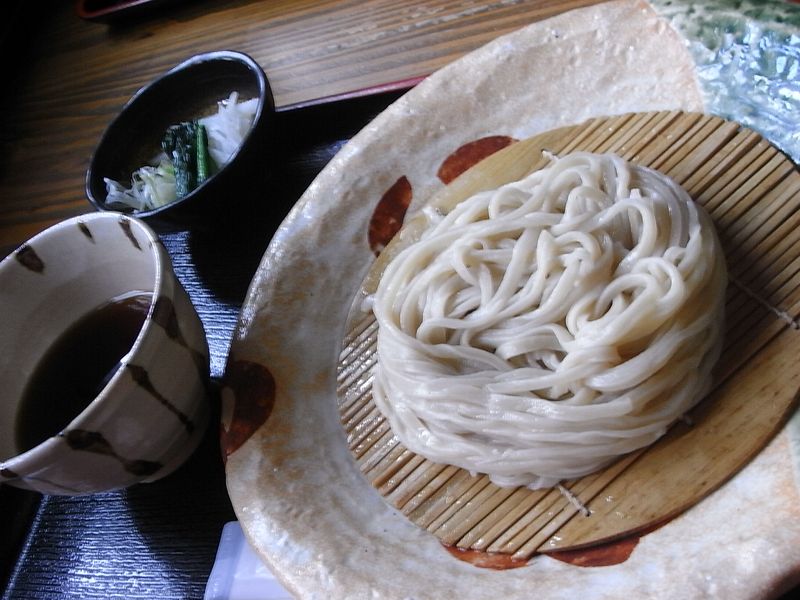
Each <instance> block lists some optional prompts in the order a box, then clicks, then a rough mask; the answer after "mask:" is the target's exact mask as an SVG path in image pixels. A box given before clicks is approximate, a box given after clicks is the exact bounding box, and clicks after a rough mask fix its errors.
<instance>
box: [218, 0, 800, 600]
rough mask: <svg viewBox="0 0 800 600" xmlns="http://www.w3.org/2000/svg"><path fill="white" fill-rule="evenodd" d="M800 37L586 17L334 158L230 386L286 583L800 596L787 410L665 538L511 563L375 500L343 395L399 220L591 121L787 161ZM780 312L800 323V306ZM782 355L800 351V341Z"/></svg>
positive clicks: (266, 555) (449, 84)
mask: <svg viewBox="0 0 800 600" xmlns="http://www.w3.org/2000/svg"><path fill="white" fill-rule="evenodd" d="M700 6H702V9H701V8H699V7H700ZM799 30H800V7H798V6H796V5H794V4H791V3H786V2H777V1H776V2H759V3H757V4H755V3H754V4H753V5H752V6H751V5H748V4H747V3H742V2H730V1H726V0H716V1H713V2H703V3H697V4H696V5H693V4H691V3H688V2H677V1H667V0H657V1H654V2H653V3H652V4H651V3H647V2H644V1H639V0H617V1H613V2H608V3H604V4H601V5H597V6H593V7H590V8H584V9H579V10H576V11H572V12H569V13H565V14H563V15H560V16H558V17H555V18H553V19H549V20H547V21H542V22H538V23H534V24H532V25H530V26H529V27H527V28H525V29H523V30H520V31H518V32H515V33H512V34H510V35H507V36H504V37H502V38H499V39H497V40H496V41H494V42H492V43H491V44H489V45H487V46H485V47H483V48H481V49H479V50H476V51H475V52H473V53H471V54H469V55H467V56H465V57H464V58H462V59H461V60H459V61H457V62H455V63H453V64H451V65H449V66H448V67H446V68H444V69H442V70H441V71H439V72H437V73H435V74H434V75H432V76H431V77H429V78H427V79H426V80H425V81H423V82H422V83H420V84H419V85H418V86H417V87H416V88H414V89H413V90H411V91H410V92H409V93H407V94H406V95H405V96H403V97H402V98H401V99H400V100H398V101H397V102H396V103H394V104H393V105H392V106H390V107H389V108H387V109H386V111H384V113H383V114H381V115H380V116H379V117H378V118H377V119H375V121H373V123H371V124H370V125H369V126H367V127H366V128H365V129H364V130H363V131H362V132H360V133H359V134H358V135H357V136H355V137H354V138H353V139H352V140H351V141H350V142H349V143H348V144H346V145H345V146H344V147H343V148H342V150H341V151H340V152H339V154H337V156H336V157H335V158H334V159H333V160H332V161H331V163H330V164H329V165H328V166H327V167H326V168H325V169H324V170H323V171H322V173H320V175H319V176H318V178H317V179H316V180H315V181H314V183H313V184H312V185H311V186H310V187H309V189H308V190H307V191H306V192H305V194H304V195H303V196H302V198H301V199H300V200H299V202H298V203H297V205H296V206H295V208H294V209H293V210H292V212H291V213H290V214H289V216H288V217H287V219H286V220H285V221H284V223H283V224H282V226H281V227H280V228H279V230H278V231H277V232H276V234H275V237H274V238H273V240H272V242H271V244H270V246H269V248H268V250H267V252H266V254H265V256H264V258H263V260H262V263H261V265H260V266H259V268H258V271H257V273H256V275H255V277H254V279H253V282H252V284H251V287H250V290H249V292H248V296H247V299H246V301H245V304H244V307H243V309H242V312H241V315H240V319H239V323H238V326H237V329H236V332H235V335H234V341H233V344H232V347H231V354H230V358H229V362H228V365H227V369H226V376H225V379H226V387H225V388H224V389H223V432H222V443H223V448H224V450H225V452H226V455H227V465H226V472H227V481H228V489H229V493H230V497H231V500H232V503H233V506H234V508H235V510H236V514H237V516H238V518H239V520H240V522H241V525H242V528H243V530H244V532H245V534H246V536H247V538H248V540H249V541H250V543H251V545H252V546H253V548H254V549H255V550H256V551H257V552H258V553H259V554H260V555H261V556H262V557H263V559H264V560H265V561H266V562H267V563H268V564H269V565H270V567H271V568H272V569H273V571H274V572H275V573H276V575H277V576H278V577H279V578H280V579H281V581H282V582H283V583H284V585H285V586H286V587H287V588H288V589H289V590H291V591H292V592H293V593H295V594H296V595H297V596H298V597H304V598H326V599H327V598H456V597H457V598H485V597H504V598H529V597H534V596H535V597H540V598H562V597H569V596H571V595H573V594H583V595H586V594H587V593H588V594H589V595H590V596H591V597H593V598H619V597H624V596H626V595H627V596H629V597H636V598H640V597H641V598H708V597H718V598H726V599H727V598H762V597H772V596H775V595H777V594H779V593H781V592H782V591H784V590H785V589H787V588H789V587H790V586H793V585H796V584H797V583H798V581H800V543H798V542H800V489H799V488H798V483H797V482H798V469H797V463H796V459H797V457H798V456H799V455H800V453H799V452H798V445H800V423H798V417H797V416H795V417H794V418H793V419H792V420H791V421H790V422H789V423H788V424H787V425H786V426H785V427H784V428H783V430H782V431H781V432H780V433H779V434H778V435H777V436H776V437H775V438H774V439H773V440H772V442H771V443H770V444H769V445H768V446H767V448H766V449H765V450H764V451H762V452H761V453H759V454H758V455H757V456H756V457H755V458H754V459H753V460H752V461H751V462H750V463H749V464H748V465H747V466H746V467H745V468H744V469H743V470H742V471H740V472H739V473H738V474H737V475H736V476H735V477H734V478H733V479H732V480H730V481H729V482H728V483H726V484H725V485H723V486H722V487H721V488H719V489H718V490H717V491H716V492H714V493H713V494H711V495H710V496H709V497H707V498H705V499H704V500H703V501H702V502H700V503H699V504H697V505H695V506H694V507H692V508H691V509H690V510H688V511H686V512H684V513H683V514H681V515H679V516H678V517H676V518H674V519H672V520H671V521H669V522H668V523H665V524H663V525H662V526H661V527H659V528H657V529H655V530H652V531H649V532H647V533H643V534H641V535H638V536H636V537H632V538H626V539H623V540H621V541H617V542H613V543H609V544H605V545H602V546H598V547H595V548H592V549H588V550H582V551H575V552H572V553H562V554H561V555H556V556H553V555H537V556H534V557H533V558H532V559H530V560H529V561H528V562H527V564H525V566H523V567H520V568H515V569H504V570H503V569H490V568H486V567H485V566H481V565H480V564H476V563H475V562H474V561H473V562H468V561H464V560H460V559H459V558H457V557H456V556H454V555H453V554H452V553H450V552H448V551H447V549H445V548H444V547H443V546H442V545H441V544H440V543H439V541H438V540H437V539H436V538H435V537H434V536H433V535H431V534H429V533H427V532H425V531H423V530H422V529H420V528H419V527H417V526H416V525H414V524H413V523H411V522H410V521H409V520H408V519H406V518H405V517H404V516H403V515H402V514H401V513H400V512H399V511H396V510H395V509H393V508H392V507H391V506H389V505H388V504H387V503H386V502H384V500H383V499H382V498H381V497H380V495H379V494H378V492H377V491H376V490H375V489H374V488H373V487H372V485H370V483H369V482H368V481H367V480H366V479H365V478H364V477H363V476H362V475H361V473H360V471H359V469H358V466H357V465H356V463H355V461H354V460H353V459H352V457H351V454H350V452H349V450H348V447H347V443H346V438H345V433H344V430H343V428H342V426H341V424H340V420H339V413H338V409H337V393H336V367H337V363H338V355H339V351H340V349H341V343H342V338H343V336H344V325H345V320H346V317H347V313H348V310H349V307H350V303H351V300H352V297H353V295H354V294H355V292H356V290H357V289H358V286H359V285H360V283H361V281H362V279H363V277H364V275H365V273H366V272H367V270H368V269H369V267H370V265H371V264H372V262H373V261H374V258H375V255H376V254H377V253H379V252H380V250H381V249H382V248H383V246H384V245H385V244H386V243H387V242H388V240H389V239H391V237H392V236H393V235H394V233H396V231H397V230H398V229H399V227H400V226H401V225H402V222H403V220H404V218H405V215H406V214H411V213H413V212H414V211H415V210H416V209H417V208H418V207H419V206H420V204H421V203H423V202H424V201H425V200H426V199H427V198H429V197H430V196H431V194H433V193H435V192H436V191H437V190H440V189H441V188H442V186H444V185H445V184H446V183H447V182H449V181H450V180H452V178H453V177H455V176H456V175H457V174H458V173H460V172H461V171H463V170H464V168H465V167H467V166H470V165H471V164H474V163H475V162H476V161H477V160H479V159H480V158H482V157H484V156H487V155H489V154H491V153H492V152H494V151H496V150H497V149H499V148H502V147H505V146H507V145H509V144H512V143H514V141H515V140H519V139H523V138H526V137H530V136H532V135H535V134H536V133H539V132H542V131H547V130H550V129H554V128H556V127H561V126H564V125H570V124H575V123H580V122H583V121H585V120H586V119H589V118H591V117H596V116H605V115H616V114H623V113H628V112H639V111H654V110H689V111H705V112H709V113H713V114H716V115H719V116H722V117H725V118H727V119H733V120H738V121H739V122H741V123H743V124H745V125H747V126H748V127H750V128H752V129H754V130H756V131H758V132H759V133H761V134H762V135H763V136H764V137H766V138H767V139H768V140H770V141H771V142H772V143H773V144H774V145H776V146H777V147H778V148H780V149H781V150H783V151H784V152H785V153H786V154H787V155H789V156H790V157H791V158H792V159H793V160H794V161H795V163H797V161H798V157H800V133H799V131H800V127H798V122H797V115H798V114H800V83H798V68H800V37H798V31H799ZM778 308H779V309H780V310H781V311H782V312H784V313H785V314H787V315H790V320H791V319H795V322H796V318H797V315H798V313H800V301H795V302H794V303H789V304H787V305H782V306H779V307H778ZM787 327H790V326H789V325H788V324H787ZM797 335H798V336H800V333H798V334H797ZM790 345H793V347H797V348H798V349H800V337H798V338H797V339H796V340H793V341H791V342H790ZM478 562H480V561H478Z"/></svg>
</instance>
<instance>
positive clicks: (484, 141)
mask: <svg viewBox="0 0 800 600" xmlns="http://www.w3.org/2000/svg"><path fill="white" fill-rule="evenodd" d="M516 141H517V140H515V139H514V138H512V137H508V136H507V135H490V136H487V137H484V138H480V139H478V140H475V141H473V142H469V143H467V144H464V145H463V146H461V147H460V148H459V149H458V150H456V151H455V152H453V153H452V154H451V155H450V156H448V157H447V158H445V159H444V162H442V165H441V166H440V167H439V171H438V172H437V173H436V174H437V176H438V177H439V179H440V180H441V181H442V183H450V182H451V181H453V179H455V178H456V177H458V176H459V175H461V174H462V173H463V172H464V171H466V170H467V169H469V168H470V167H472V166H474V165H476V164H478V163H479V162H480V161H482V160H483V159H484V158H486V157H487V156H489V155H491V154H494V153H495V152H497V151H498V150H502V149H503V148H505V147H506V146H508V145H510V144H512V143H514V142H516Z"/></svg>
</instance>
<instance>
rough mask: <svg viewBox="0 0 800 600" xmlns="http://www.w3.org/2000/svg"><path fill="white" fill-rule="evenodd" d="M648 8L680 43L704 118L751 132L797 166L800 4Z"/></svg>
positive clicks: (721, 1)
mask: <svg viewBox="0 0 800 600" xmlns="http://www.w3.org/2000/svg"><path fill="white" fill-rule="evenodd" d="M653 4H654V6H656V7H657V9H658V10H659V11H660V12H661V13H662V14H663V15H664V16H665V17H667V18H668V19H669V20H670V21H671V22H672V24H673V25H674V26H675V28H676V29H677V30H678V31H680V32H681V33H682V34H683V36H684V37H685V38H686V39H687V43H688V46H689V50H690V51H691V54H692V56H693V58H694V60H695V62H696V64H697V73H698V77H699V78H700V83H701V85H702V88H703V91H704V93H705V96H706V98H705V99H706V103H707V104H706V105H707V108H708V112H711V113H713V114H716V115H719V116H721V117H724V118H726V119H732V120H735V121H738V122H740V123H742V124H743V125H745V126H747V127H750V128H751V129H754V130H756V131H758V132H759V133H761V134H762V135H763V136H764V137H766V138H767V139H768V140H770V141H771V142H772V143H773V144H775V145H776V146H777V147H779V148H780V149H781V150H783V151H784V152H786V153H787V154H788V155H789V156H791V157H792V159H793V160H794V161H795V162H800V5H797V4H792V3H789V2H785V1H777V0H772V1H763V2H760V1H758V2H757V1H749V0H748V1H742V0H705V1H704V2H689V1H688V0H653Z"/></svg>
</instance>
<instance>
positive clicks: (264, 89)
mask: <svg viewBox="0 0 800 600" xmlns="http://www.w3.org/2000/svg"><path fill="white" fill-rule="evenodd" d="M215 61H231V62H239V63H241V64H244V65H245V66H246V67H247V68H248V69H249V71H250V72H251V73H252V74H253V75H254V76H255V78H256V83H257V87H258V106H257V108H256V113H255V115H254V117H253V125H252V126H251V127H250V130H249V131H248V132H247V134H246V135H245V136H244V139H243V140H242V143H241V144H240V145H239V147H238V148H237V149H236V151H235V152H234V154H233V156H232V157H231V159H230V160H228V162H227V163H225V164H224V165H223V166H222V168H220V169H219V170H218V171H216V172H215V173H214V174H213V175H212V176H211V177H209V178H208V179H206V180H205V181H203V182H202V183H201V184H200V185H199V186H197V187H196V188H195V189H193V190H192V191H191V192H189V193H188V194H186V195H185V196H183V197H182V198H178V199H176V200H174V201H172V202H169V203H167V204H165V205H163V206H159V207H157V208H153V209H150V210H142V211H132V212H123V213H122V214H125V215H127V216H131V217H135V218H139V219H147V218H148V217H153V216H156V215H161V214H162V213H166V212H168V211H174V210H175V209H176V208H177V207H178V206H180V205H183V204H186V203H187V202H190V201H191V200H192V198H194V197H195V196H197V195H199V192H201V191H202V190H203V189H204V188H205V187H206V186H207V185H208V184H209V183H211V182H212V181H213V180H214V179H216V178H217V177H218V176H219V175H220V174H222V173H225V172H226V171H228V170H229V169H230V168H231V166H232V165H233V163H234V162H235V160H236V158H237V157H238V156H239V154H240V153H241V152H242V150H243V149H244V148H245V147H247V146H249V145H250V140H251V138H252V136H253V131H254V130H255V129H256V126H257V124H258V123H259V122H260V121H261V119H262V118H263V117H264V115H265V114H267V113H272V112H274V110H275V105H274V100H273V97H272V90H271V88H270V85H269V80H268V79H267V75H266V73H265V72H264V69H262V68H261V65H260V64H259V63H258V61H256V60H255V59H254V58H253V57H252V56H250V55H248V54H246V53H244V52H240V51H238V50H212V51H209V52H202V53H199V54H195V55H193V56H190V57H189V58H187V59H185V60H183V61H181V62H180V63H178V64H177V65H175V66H174V67H172V68H170V69H169V70H167V71H165V72H163V73H162V74H160V75H159V76H157V77H156V78H155V79H153V80H151V81H150V82H149V83H147V84H145V85H144V86H142V87H141V88H139V89H138V90H137V91H136V92H135V93H134V94H133V95H132V96H131V97H130V99H129V100H128V101H127V102H126V103H125V104H124V105H123V106H122V108H121V109H120V110H119V111H118V112H117V114H116V115H115V116H114V118H113V119H112V120H111V121H110V122H109V123H108V124H107V125H106V128H105V129H104V130H103V133H102V134H101V136H100V138H99V141H98V142H97V145H96V146H95V148H94V150H93V152H92V155H91V158H90V159H89V166H88V168H87V169H86V175H85V178H84V193H85V195H86V198H87V199H88V200H89V202H90V203H91V204H92V206H94V207H95V209H96V210H98V211H102V212H121V211H120V210H119V209H118V208H110V207H108V206H106V204H105V197H103V198H102V199H101V198H97V197H96V196H95V194H94V193H93V192H92V187H93V184H94V182H95V180H96V179H98V178H100V177H102V176H101V175H100V174H99V173H97V172H96V170H95V163H96V161H97V157H98V155H99V154H100V153H101V151H102V150H103V148H104V147H105V146H106V145H107V144H108V143H109V142H108V139H109V138H110V137H111V135H112V132H113V130H114V129H115V127H116V126H117V124H118V122H119V121H120V120H121V119H122V117H123V115H124V114H125V113H127V112H128V111H129V110H131V107H132V106H134V105H135V104H136V103H138V102H139V101H140V100H141V99H142V98H143V97H146V96H147V95H149V94H151V93H153V90H154V89H155V88H156V87H158V86H160V85H161V84H162V82H163V81H165V80H166V79H168V78H170V77H172V76H174V75H176V74H177V73H180V72H183V71H186V70H187V69H191V68H194V67H197V66H199V65H202V64H203V63H209V62H215Z"/></svg>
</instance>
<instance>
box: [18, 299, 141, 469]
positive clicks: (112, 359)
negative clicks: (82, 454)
mask: <svg viewBox="0 0 800 600" xmlns="http://www.w3.org/2000/svg"><path fill="white" fill-rule="evenodd" d="M151 300H152V293H151V292H138V291H137V292H130V293H128V294H124V295H122V296H118V297H117V298H113V299H112V300H110V301H109V302H106V303H104V304H102V305H100V306H98V307H97V308H95V309H94V310H92V311H91V312H89V313H88V314H86V315H84V316H83V317H81V318H80V319H78V320H77V321H76V322H75V323H73V324H72V325H71V326H70V327H69V329H67V331H65V332H64V333H63V334H61V336H60V337H59V338H58V339H56V341H55V342H54V343H53V345H52V346H50V348H49V349H48V350H47V352H46V353H45V354H44V356H43V357H42V359H41V360H40V361H39V364H38V365H37V366H36V368H35V369H34V371H33V376H32V377H31V379H30V382H29V383H28V385H27V387H26V388H25V391H24V392H23V395H22V400H21V402H20V405H19V408H18V410H17V416H16V422H15V427H14V431H15V442H16V445H17V449H18V451H19V452H20V453H22V452H25V451H27V450H30V449H31V448H33V447H34V446H37V445H39V444H40V443H42V442H43V441H44V440H46V439H47V438H49V437H52V436H54V435H57V434H58V433H59V432H60V431H61V430H62V429H63V428H64V427H66V426H67V425H68V424H69V422H70V421H72V419H74V418H75V417H76V416H77V415H78V414H79V413H80V412H81V411H82V410H83V409H84V408H86V407H87V406H88V405H89V403H90V402H91V401H92V400H93V399H94V398H95V397H96V396H97V394H98V393H99V392H100V390H102V389H103V387H104V386H105V385H106V383H108V381H109V379H111V377H112V376H113V375H114V373H116V371H117V370H118V369H119V366H120V360H121V359H122V358H123V357H124V356H125V355H126V354H127V353H128V352H129V351H130V349H131V347H132V346H133V343H134V341H135V340H136V336H138V335H139V331H141V329H142V325H143V324H144V320H145V318H146V317H147V312H148V310H149V309H150V304H151Z"/></svg>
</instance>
